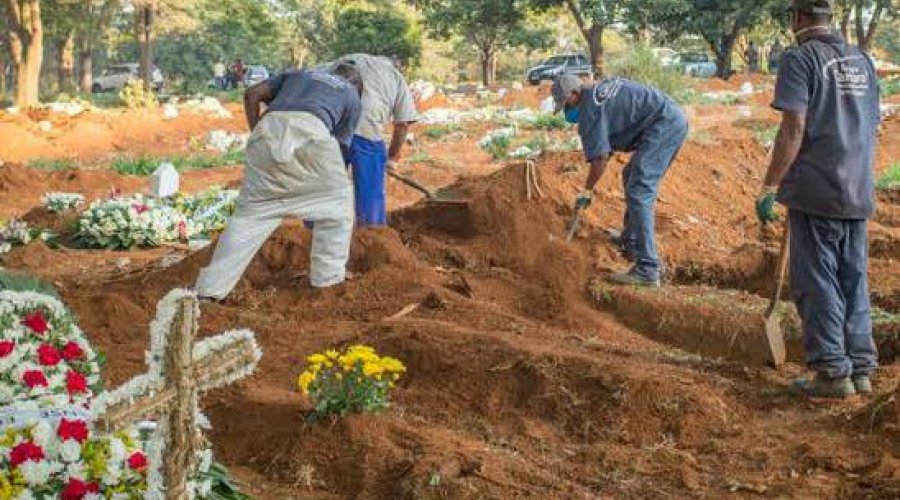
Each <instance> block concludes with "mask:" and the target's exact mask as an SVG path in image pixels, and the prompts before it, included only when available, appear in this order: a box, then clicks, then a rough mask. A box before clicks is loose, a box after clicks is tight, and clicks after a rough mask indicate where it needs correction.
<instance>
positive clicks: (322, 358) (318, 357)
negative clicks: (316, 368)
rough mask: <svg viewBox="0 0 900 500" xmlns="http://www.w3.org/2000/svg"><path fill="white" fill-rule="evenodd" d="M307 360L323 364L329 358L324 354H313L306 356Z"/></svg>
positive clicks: (315, 363)
mask: <svg viewBox="0 0 900 500" xmlns="http://www.w3.org/2000/svg"><path fill="white" fill-rule="evenodd" d="M306 361H307V362H308V363H309V364H311V365H323V364H325V363H326V362H327V361H328V358H326V357H325V356H324V355H322V354H313V355H312V356H309V357H308V358H306Z"/></svg>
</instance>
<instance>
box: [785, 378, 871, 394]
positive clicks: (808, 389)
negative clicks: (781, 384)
mask: <svg viewBox="0 0 900 500" xmlns="http://www.w3.org/2000/svg"><path fill="white" fill-rule="evenodd" d="M791 392H792V393H794V394H802V395H804V396H806V397H808V398H824V399H844V398H846V397H848V396H853V395H854V394H856V388H855V387H853V381H852V380H850V377H844V378H829V377H827V376H825V375H822V374H817V375H816V376H815V377H814V378H811V379H810V378H798V379H796V380H794V382H793V383H792V384H791Z"/></svg>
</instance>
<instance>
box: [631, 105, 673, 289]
mask: <svg viewBox="0 0 900 500" xmlns="http://www.w3.org/2000/svg"><path fill="white" fill-rule="evenodd" d="M687 133H688V123H687V118H685V116H684V113H682V112H681V110H680V109H678V108H677V107H674V106H670V107H668V108H667V109H666V110H665V111H664V112H663V115H662V117H661V118H660V119H659V121H657V122H656V123H655V124H654V125H653V126H651V127H650V128H649V129H647V131H645V132H644V134H643V135H642V136H641V138H640V140H639V141H638V146H637V149H636V150H635V152H634V154H633V155H632V156H631V161H629V162H628V165H627V166H626V167H625V170H623V171H622V184H623V186H624V188H625V203H626V206H625V226H624V228H623V229H622V242H623V245H624V246H625V247H626V248H629V249H630V250H632V251H633V253H634V256H635V266H634V271H635V272H636V273H638V274H640V275H641V276H643V277H646V278H650V279H658V278H659V277H660V272H659V256H658V255H657V253H656V234H655V229H654V219H655V216H656V215H655V211H656V198H657V195H658V194H659V183H660V182H661V181H662V178H663V175H665V173H666V171H667V170H669V167H670V166H671V165H672V161H673V160H674V159H675V155H677V154H678V151H679V150H680V149H681V146H682V144H684V140H685V139H686V138H687Z"/></svg>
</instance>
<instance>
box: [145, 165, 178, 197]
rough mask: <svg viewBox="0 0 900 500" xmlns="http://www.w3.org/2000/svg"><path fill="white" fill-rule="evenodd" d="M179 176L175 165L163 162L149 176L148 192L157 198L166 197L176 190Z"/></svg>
mask: <svg viewBox="0 0 900 500" xmlns="http://www.w3.org/2000/svg"><path fill="white" fill-rule="evenodd" d="M178 185H179V176H178V171H177V170H175V165H173V164H171V163H169V162H164V163H161V164H160V165H159V167H157V168H156V170H155V171H154V172H153V175H152V176H150V193H151V194H152V195H153V196H155V197H157V198H166V197H169V196H172V195H173V194H175V193H177V192H178Z"/></svg>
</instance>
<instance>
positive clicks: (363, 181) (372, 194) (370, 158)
mask: <svg viewBox="0 0 900 500" xmlns="http://www.w3.org/2000/svg"><path fill="white" fill-rule="evenodd" d="M350 164H351V165H352V166H353V187H354V188H355V191H356V224H357V225H359V226H384V225H386V224H387V199H386V196H385V192H384V176H385V170H386V168H387V147H386V146H385V144H384V141H370V140H368V139H365V138H363V137H360V136H358V135H355V136H353V142H352V143H351V144H350Z"/></svg>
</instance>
